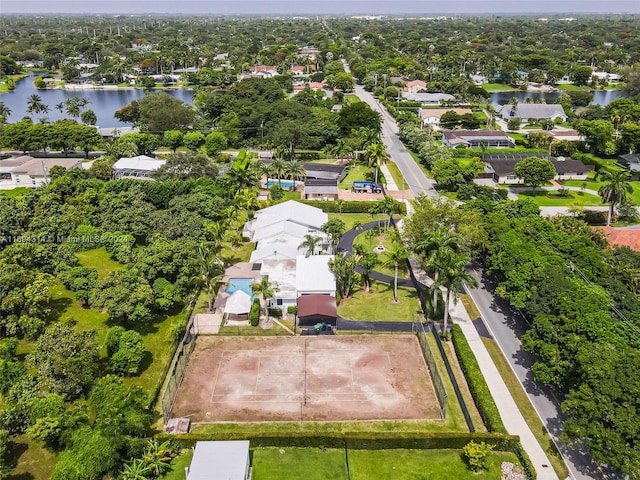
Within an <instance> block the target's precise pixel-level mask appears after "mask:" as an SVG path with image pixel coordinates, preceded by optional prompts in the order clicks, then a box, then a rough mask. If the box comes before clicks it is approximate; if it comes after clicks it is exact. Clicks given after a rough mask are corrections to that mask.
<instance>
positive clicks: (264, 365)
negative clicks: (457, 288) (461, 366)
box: [172, 335, 440, 423]
mask: <svg viewBox="0 0 640 480" xmlns="http://www.w3.org/2000/svg"><path fill="white" fill-rule="evenodd" d="M407 365H411V368H407ZM172 414H173V416H174V417H186V416H188V417H189V418H191V421H192V422H194V423H211V422H256V421H296V420H298V421H300V420H307V421H309V420H310V421H347V420H425V419H439V418H440V409H439V405H438V401H437V399H436V397H435V392H434V390H433V386H432V384H431V378H430V376H429V372H428V370H427V366H426V364H425V362H424V359H423V357H422V353H421V351H420V347H419V345H418V342H417V339H416V337H415V336H413V335H394V336H390V335H389V336H387V335H384V336H377V335H376V336H365V335H362V336H359V335H353V336H345V337H268V338H265V337H259V338H258V337H254V338H247V337H245V338H235V337H213V336H211V337H207V336H201V337H198V339H197V340H196V346H195V350H194V352H193V353H192V355H191V358H190V360H189V366H188V367H187V370H186V373H185V377H184V380H183V382H182V385H181V386H180V389H179V390H178V394H177V398H176V402H175V405H174V408H173V412H172Z"/></svg>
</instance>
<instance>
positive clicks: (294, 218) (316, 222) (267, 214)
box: [243, 200, 329, 241]
mask: <svg viewBox="0 0 640 480" xmlns="http://www.w3.org/2000/svg"><path fill="white" fill-rule="evenodd" d="M328 221H329V216H328V215H327V214H326V213H324V212H323V211H322V210H321V209H319V208H316V207H311V206H309V205H305V204H303V203H300V202H295V201H293V200H288V201H286V202H283V203H279V204H277V205H273V206H271V207H267V208H263V209H262V210H258V211H257V212H256V213H255V216H254V219H253V220H250V221H249V222H247V223H246V225H245V228H244V232H243V235H244V236H246V237H249V238H250V239H251V240H252V241H258V239H260V238H268V236H267V234H265V233H262V234H261V233H258V232H259V231H260V230H263V229H265V228H267V227H269V226H271V225H275V224H278V223H282V222H288V223H287V226H291V225H300V226H302V227H305V229H306V231H305V232H304V233H302V237H304V235H306V233H307V232H308V231H319V230H320V229H321V228H322V225H324V224H325V223H327V222H328ZM279 228H280V229H281V231H282V228H283V227H282V226H281V227H279ZM292 228H293V227H292ZM298 230H300V229H297V230H294V231H295V232H297V231H298ZM300 231H301V230H300ZM282 233H289V234H291V232H289V231H286V230H284V231H282Z"/></svg>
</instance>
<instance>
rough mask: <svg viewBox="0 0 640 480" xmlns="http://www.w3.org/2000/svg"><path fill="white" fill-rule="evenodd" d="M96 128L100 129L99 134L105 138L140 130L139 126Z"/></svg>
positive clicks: (109, 138) (108, 138)
mask: <svg viewBox="0 0 640 480" xmlns="http://www.w3.org/2000/svg"><path fill="white" fill-rule="evenodd" d="M96 130H97V131H98V135H100V136H101V137H102V138H104V139H105V140H111V139H113V138H118V137H120V136H122V135H125V134H127V133H139V132H140V128H138V127H96Z"/></svg>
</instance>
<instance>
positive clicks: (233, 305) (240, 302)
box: [224, 290, 251, 315]
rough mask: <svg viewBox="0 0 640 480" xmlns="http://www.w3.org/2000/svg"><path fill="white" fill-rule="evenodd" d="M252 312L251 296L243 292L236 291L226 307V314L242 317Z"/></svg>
mask: <svg viewBox="0 0 640 480" xmlns="http://www.w3.org/2000/svg"><path fill="white" fill-rule="evenodd" d="M250 311H251V296H250V295H249V294H248V293H246V292H243V291H242V290H236V291H235V292H233V294H232V295H231V296H230V297H229V298H228V299H227V303H226V304H225V306H224V313H231V314H235V315H241V314H243V313H249V312H250Z"/></svg>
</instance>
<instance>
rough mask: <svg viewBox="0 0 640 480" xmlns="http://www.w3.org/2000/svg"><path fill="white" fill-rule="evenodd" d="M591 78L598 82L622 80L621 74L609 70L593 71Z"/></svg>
mask: <svg viewBox="0 0 640 480" xmlns="http://www.w3.org/2000/svg"><path fill="white" fill-rule="evenodd" d="M591 78H592V79H594V80H595V81H596V82H606V83H617V82H619V81H620V75H618V74H617V73H609V72H593V73H592V74H591Z"/></svg>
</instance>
